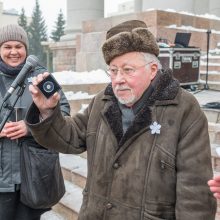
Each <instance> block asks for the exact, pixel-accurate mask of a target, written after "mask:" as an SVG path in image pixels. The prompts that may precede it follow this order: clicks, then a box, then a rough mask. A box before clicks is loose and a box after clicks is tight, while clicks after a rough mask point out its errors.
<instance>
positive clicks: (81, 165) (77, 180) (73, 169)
mask: <svg viewBox="0 0 220 220" xmlns="http://www.w3.org/2000/svg"><path fill="white" fill-rule="evenodd" d="M60 165H61V168H62V172H63V177H64V179H65V180H67V181H69V182H71V183H74V184H76V185H77V186H79V187H81V188H84V187H85V184H86V177H87V160H86V159H85V158H83V157H81V156H79V155H72V154H60Z"/></svg>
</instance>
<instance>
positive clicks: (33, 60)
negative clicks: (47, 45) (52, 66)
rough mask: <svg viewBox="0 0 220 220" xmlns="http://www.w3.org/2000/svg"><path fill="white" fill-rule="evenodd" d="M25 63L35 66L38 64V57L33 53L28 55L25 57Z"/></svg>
mask: <svg viewBox="0 0 220 220" xmlns="http://www.w3.org/2000/svg"><path fill="white" fill-rule="evenodd" d="M26 64H28V65H29V66H32V67H33V68H35V67H36V66H38V65H39V59H38V58H37V57H36V56H34V55H29V56H28V57H27V59H26Z"/></svg>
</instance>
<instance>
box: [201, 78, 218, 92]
mask: <svg viewBox="0 0 220 220" xmlns="http://www.w3.org/2000/svg"><path fill="white" fill-rule="evenodd" d="M199 84H200V86H199V88H204V85H205V84H206V81H205V80H199ZM207 84H208V88H209V89H211V90H216V91H220V82H219V81H217V82H213V81H209V80H208V82H207Z"/></svg>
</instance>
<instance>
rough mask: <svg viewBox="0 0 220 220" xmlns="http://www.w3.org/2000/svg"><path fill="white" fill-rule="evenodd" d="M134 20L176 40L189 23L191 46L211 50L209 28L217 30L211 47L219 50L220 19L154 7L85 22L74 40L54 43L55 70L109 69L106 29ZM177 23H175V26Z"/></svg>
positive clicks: (158, 35) (52, 47) (155, 33)
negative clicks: (104, 46)
mask: <svg viewBox="0 0 220 220" xmlns="http://www.w3.org/2000/svg"><path fill="white" fill-rule="evenodd" d="M130 19H138V20H142V21H144V22H145V23H146V24H147V25H148V27H149V30H150V31H151V32H152V33H153V34H154V35H155V37H162V38H167V39H169V40H170V41H171V42H173V41H174V38H175V35H176V32H187V28H186V27H187V26H188V27H191V30H192V27H193V28H194V30H193V31H191V30H190V32H191V33H192V35H191V39H190V43H189V46H195V47H199V48H201V50H202V51H206V49H207V30H209V29H211V30H213V33H211V35H210V49H215V48H216V47H217V44H218V42H220V20H217V19H208V18H204V17H198V16H192V15H187V14H180V13H176V12H175V13H174V12H167V11H161V10H152V11H145V12H138V13H131V14H127V15H120V16H114V17H108V18H100V19H97V20H89V21H84V22H82V33H81V34H78V35H77V36H76V38H75V39H73V41H66V42H65V43H63V44H64V45H62V43H61V45H60V48H59V46H58V44H57V46H55V47H54V46H51V50H52V52H53V55H54V61H53V63H54V70H55V71H59V70H76V71H90V70H94V69H99V68H102V69H105V68H106V65H105V62H104V59H103V57H102V51H101V46H102V44H103V42H104V41H105V35H106V31H107V30H108V29H109V28H111V27H112V26H114V25H117V24H118V23H120V22H123V21H127V20H130ZM174 25H175V26H174ZM60 50H61V51H60Z"/></svg>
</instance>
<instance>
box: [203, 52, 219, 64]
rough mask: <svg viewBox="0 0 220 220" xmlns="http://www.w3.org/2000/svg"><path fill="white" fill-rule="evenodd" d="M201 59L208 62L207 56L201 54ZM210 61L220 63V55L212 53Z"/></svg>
mask: <svg viewBox="0 0 220 220" xmlns="http://www.w3.org/2000/svg"><path fill="white" fill-rule="evenodd" d="M200 61H202V62H206V63H207V56H201V57H200ZM208 62H210V63H220V56H219V55H211V54H210V55H209V60H208Z"/></svg>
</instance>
